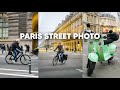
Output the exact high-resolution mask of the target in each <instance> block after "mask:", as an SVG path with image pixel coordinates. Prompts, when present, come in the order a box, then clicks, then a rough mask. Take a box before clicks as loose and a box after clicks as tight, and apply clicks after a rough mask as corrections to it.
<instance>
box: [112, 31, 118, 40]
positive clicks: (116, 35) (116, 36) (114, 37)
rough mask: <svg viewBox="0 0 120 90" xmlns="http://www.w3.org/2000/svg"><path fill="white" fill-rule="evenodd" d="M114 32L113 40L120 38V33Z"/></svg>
mask: <svg viewBox="0 0 120 90" xmlns="http://www.w3.org/2000/svg"><path fill="white" fill-rule="evenodd" d="M112 34H113V37H112V38H113V40H114V41H117V40H118V39H119V34H117V33H116V32H113V33H112Z"/></svg>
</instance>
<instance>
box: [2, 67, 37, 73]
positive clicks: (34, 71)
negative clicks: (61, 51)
mask: <svg viewBox="0 0 120 90" xmlns="http://www.w3.org/2000/svg"><path fill="white" fill-rule="evenodd" d="M0 70H5V71H20V72H29V70H17V69H6V68H0ZM31 72H34V73H38V71H31Z"/></svg>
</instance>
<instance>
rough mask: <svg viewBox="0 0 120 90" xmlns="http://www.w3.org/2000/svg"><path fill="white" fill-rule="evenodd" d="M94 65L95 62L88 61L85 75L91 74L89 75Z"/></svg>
mask: <svg viewBox="0 0 120 90" xmlns="http://www.w3.org/2000/svg"><path fill="white" fill-rule="evenodd" d="M95 65H96V62H92V61H90V63H89V67H88V69H87V75H88V76H91V75H92V73H93V70H94V69H95Z"/></svg>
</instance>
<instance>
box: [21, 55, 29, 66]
mask: <svg viewBox="0 0 120 90" xmlns="http://www.w3.org/2000/svg"><path fill="white" fill-rule="evenodd" d="M30 59H31V58H30V56H29V55H26V54H23V55H22V56H21V57H20V62H21V63H22V64H23V65H28V64H29V62H30V61H29V60H30Z"/></svg>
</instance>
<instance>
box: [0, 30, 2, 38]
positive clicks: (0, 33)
mask: <svg viewBox="0 0 120 90" xmlns="http://www.w3.org/2000/svg"><path fill="white" fill-rule="evenodd" d="M0 38H2V28H0Z"/></svg>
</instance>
